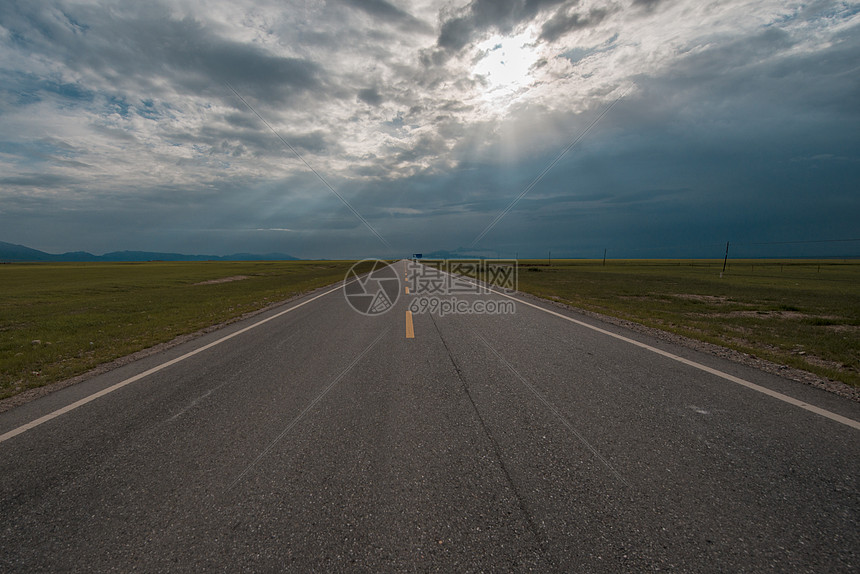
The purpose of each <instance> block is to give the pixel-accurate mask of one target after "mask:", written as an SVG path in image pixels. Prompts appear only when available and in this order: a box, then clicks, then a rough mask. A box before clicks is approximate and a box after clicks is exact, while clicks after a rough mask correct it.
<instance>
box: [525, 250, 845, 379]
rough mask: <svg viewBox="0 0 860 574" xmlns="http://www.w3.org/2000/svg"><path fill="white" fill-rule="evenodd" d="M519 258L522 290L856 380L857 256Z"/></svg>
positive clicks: (756, 354) (811, 369) (835, 376)
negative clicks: (725, 266)
mask: <svg viewBox="0 0 860 574" xmlns="http://www.w3.org/2000/svg"><path fill="white" fill-rule="evenodd" d="M722 267H723V261H722V260H719V261H717V260H712V261H703V260H697V261H690V260H686V261H678V260H674V261H672V260H662V261H661V260H655V261H643V260H629V261H618V260H614V261H607V262H606V265H605V266H604V265H603V264H602V262H601V261H586V260H561V261H557V260H553V261H552V262H551V265H550V264H548V262H547V260H545V259H544V260H533V261H526V260H520V262H519V273H518V277H519V290H521V291H525V292H528V293H532V294H534V295H537V296H540V297H544V298H547V299H553V300H556V301H560V302H563V303H567V304H570V305H573V306H575V307H579V308H582V309H587V310H590V311H594V312H597V313H602V314H605V315H611V316H614V317H618V318H622V319H628V320H631V321H635V322H637V323H641V324H644V325H647V326H650V327H656V328H659V329H663V330H666V331H670V332H673V333H677V334H679V335H684V336H687V337H691V338H694V339H699V340H704V341H707V342H710V343H715V344H718V345H722V346H725V347H729V348H733V349H736V350H738V351H742V352H745V353H749V354H751V355H755V356H758V357H761V358H763V359H768V360H771V361H774V362H777V363H780V364H784V365H788V366H792V367H796V368H799V369H804V370H807V371H810V372H813V373H816V374H819V375H823V376H825V377H829V378H832V379H835V380H839V381H843V382H845V383H848V384H850V385H854V386H860V261H858V260H821V261H811V260H787V261H775V260H748V261H743V260H734V261H729V264H728V269H727V271H726V273H725V274H723V276H722V277H721V276H720V275H721V272H722Z"/></svg>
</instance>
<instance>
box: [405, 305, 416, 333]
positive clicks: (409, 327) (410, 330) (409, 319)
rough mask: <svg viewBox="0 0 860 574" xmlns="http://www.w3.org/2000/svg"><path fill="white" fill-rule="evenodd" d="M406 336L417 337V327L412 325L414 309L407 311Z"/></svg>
mask: <svg viewBox="0 0 860 574" xmlns="http://www.w3.org/2000/svg"><path fill="white" fill-rule="evenodd" d="M406 338H407V339H414V338H415V329H414V328H413V327H412V311H407V312H406Z"/></svg>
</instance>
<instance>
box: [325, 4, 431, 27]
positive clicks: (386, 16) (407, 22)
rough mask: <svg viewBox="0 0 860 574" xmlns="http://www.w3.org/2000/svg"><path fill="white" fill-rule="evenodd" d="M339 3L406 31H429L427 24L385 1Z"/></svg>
mask: <svg viewBox="0 0 860 574" xmlns="http://www.w3.org/2000/svg"><path fill="white" fill-rule="evenodd" d="M341 2H342V3H343V4H345V5H347V6H349V7H351V8H355V9H357V10H361V11H362V12H365V13H367V14H368V15H369V16H372V17H374V18H378V19H382V20H385V21H388V22H392V23H394V24H398V25H401V26H402V27H403V28H404V29H406V30H410V31H420V32H425V33H426V32H430V31H431V27H430V26H429V25H428V24H427V23H425V22H422V21H420V20H418V19H417V18H415V17H414V16H412V15H411V14H409V13H408V12H404V11H403V10H401V9H400V8H398V7H397V6H394V5H393V4H391V3H389V2H386V1H385V0H341Z"/></svg>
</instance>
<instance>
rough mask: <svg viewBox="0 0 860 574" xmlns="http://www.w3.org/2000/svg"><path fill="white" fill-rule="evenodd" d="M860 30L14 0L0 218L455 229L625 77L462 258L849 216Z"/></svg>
mask: <svg viewBox="0 0 860 574" xmlns="http://www.w3.org/2000/svg"><path fill="white" fill-rule="evenodd" d="M858 24H860V4H858V3H856V2H786V1H784V0H782V1H768V0H764V1H755V2H751V1H740V0H726V1H720V2H699V1H684V0H679V1H673V2H669V1H660V0H632V1H630V0H628V1H621V0H610V1H606V0H600V1H598V0H578V1H571V2H562V1H558V0H492V1H490V0H473V1H471V2H468V1H459V2H424V1H411V2H410V1H406V0H403V1H394V0H391V1H386V0H340V1H334V0H332V1H311V0H306V1H295V2H265V1H264V2H259V1H255V2H243V1H241V0H231V1H229V2H227V1H215V0H212V1H206V2H202V1H201V2H192V1H171V2H165V3H158V2H146V3H140V2H99V1H76V2H72V1H69V2H62V1H51V2H49V1H45V2H31V1H23V0H22V1H15V0H7V1H6V2H5V3H4V7H3V9H2V10H0V74H2V82H0V230H2V233H0V240H4V241H12V242H15V243H23V244H27V245H29V246H32V247H36V248H39V249H43V250H47V251H66V250H89V251H93V252H104V251H111V250H118V249H146V250H163V251H179V252H206V253H212V254H224V253H232V252H237V251H257V252H270V251H282V252H288V253H291V254H293V255H297V256H300V257H363V256H367V255H380V256H397V255H404V254H408V253H412V252H415V251H424V252H432V251H443V250H446V251H456V250H458V249H460V248H463V247H464V246H467V245H469V243H470V242H471V241H472V239H474V237H475V236H476V235H477V234H478V233H479V232H480V231H481V230H482V229H484V228H485V227H486V226H487V225H488V224H489V223H490V222H491V221H493V219H494V218H495V217H496V216H497V215H498V214H499V213H501V212H503V210H504V209H505V208H506V207H507V206H508V205H510V203H511V201H512V200H513V199H514V198H516V197H517V196H518V195H519V194H520V193H521V192H522V191H523V190H524V189H525V188H526V186H527V185H528V184H529V182H531V181H532V180H534V178H535V177H536V176H537V174H539V173H541V171H542V170H543V169H544V168H545V167H546V166H547V165H548V164H549V163H550V162H552V161H553V159H554V158H556V157H557V155H558V154H559V152H560V151H561V150H562V149H564V148H565V146H567V145H569V144H570V143H571V142H572V141H574V140H575V138H576V137H577V136H578V134H580V133H582V131H583V130H584V129H585V128H586V127H587V126H588V125H589V124H590V122H592V121H593V119H594V118H595V117H596V116H597V115H598V114H600V112H601V110H603V109H605V107H606V106H607V105H609V104H610V103H611V102H613V101H614V100H616V99H617V98H618V97H619V95H620V94H622V93H625V91H627V90H629V92H627V94H626V95H625V97H624V99H623V100H622V101H621V102H620V103H619V104H618V105H617V106H615V107H614V108H613V109H612V111H611V113H609V114H607V115H606V116H605V117H604V118H603V119H602V120H601V121H600V123H599V124H598V125H596V126H595V128H594V129H593V130H592V131H591V132H590V133H589V134H588V136H587V137H586V138H583V140H582V141H581V142H580V143H579V144H578V145H577V146H576V147H575V148H574V149H572V150H571V152H570V153H569V154H567V155H566V156H565V157H564V158H563V159H562V160H561V161H559V162H558V164H557V165H555V166H554V167H553V169H552V170H551V171H550V172H548V173H547V175H546V176H545V177H544V178H543V179H541V181H540V183H539V184H538V185H536V186H535V187H534V189H532V190H531V191H530V192H529V193H528V194H527V195H526V196H525V197H524V198H523V199H522V201H520V202H519V203H517V205H516V206H515V208H513V209H511V210H510V212H509V213H507V214H506V215H505V218H504V219H503V220H501V221H500V223H499V224H498V225H496V226H495V227H494V228H493V229H492V231H491V232H489V233H487V235H486V236H485V237H483V238H482V240H481V242H480V245H479V246H478V248H477V250H476V253H482V254H485V255H491V256H495V255H499V256H508V257H510V256H512V255H513V254H514V253H519V254H520V256H528V255H543V254H545V253H546V252H547V250H552V251H553V253H555V254H558V256H572V257H597V256H599V255H600V254H602V252H603V249H604V248H609V249H610V250H612V251H613V252H614V255H616V256H630V257H640V256H641V257H645V256H718V255H719V247H718V246H719V245H720V244H723V243H724V241H725V240H733V241H737V242H738V243H743V242H745V241H746V242H748V243H753V242H768V241H789V240H797V239H821V238H831V237H837V238H839V237H856V236H857V235H858V226H857V223H856V219H857V218H856V214H857V213H860V193H858V182H860V136H858V134H860V122H858V119H860V71H858V65H857V62H858V61H860V29H858ZM228 86H234V87H235V90H236V92H238V93H239V94H241V96H242V98H244V99H246V100H247V102H248V103H249V105H250V106H252V107H253V109H254V110H256V112H258V113H259V117H258V116H257V115H256V114H255V113H252V112H251V111H250V110H249V109H248V108H247V107H246V106H244V105H243V104H242V102H241V101H240V99H239V98H237V96H236V94H234V93H233V92H232V91H231V89H229V88H228ZM631 87H632V89H631ZM260 118H263V119H264V120H265V122H267V123H269V124H270V125H271V126H272V128H273V129H274V130H275V132H276V133H277V135H276V134H275V133H273V132H272V131H270V130H269V129H268V128H267V127H266V126H265V125H264V123H263V122H262V121H261V120H260ZM280 138H283V140H285V141H286V142H289V145H290V146H292V147H293V148H295V150H296V152H297V153H298V154H299V155H300V157H301V158H302V160H304V161H301V160H299V159H298V157H297V156H296V155H294V154H292V153H291V152H290V150H289V149H285V146H284V144H283V142H282V141H280ZM305 162H306V163H307V165H306V163H305ZM308 165H310V166H312V167H313V169H314V170H316V171H317V172H318V173H319V174H320V175H322V176H323V177H324V178H325V180H326V181H327V182H328V183H329V184H330V185H331V186H332V188H333V189H334V190H335V191H336V192H337V194H340V195H342V197H343V198H344V199H345V200H346V201H347V202H348V203H349V205H351V206H352V207H353V208H354V210H355V211H356V212H357V213H359V214H361V216H362V217H363V218H365V219H366V220H367V222H368V223H369V224H370V226H372V228H373V229H375V230H377V231H378V232H379V234H381V236H382V237H384V238H385V240H386V241H387V242H388V243H389V244H390V247H388V246H386V245H384V243H383V242H380V241H379V240H378V238H377V237H374V234H373V233H371V232H370V231H369V230H368V227H367V226H365V225H363V223H362V221H360V219H359V218H357V217H356V216H355V215H354V213H352V212H351V210H350V209H348V208H347V207H346V206H345V205H344V204H343V203H342V202H341V201H339V199H338V197H336V195H335V194H333V193H332V192H331V191H330V190H328V189H326V187H325V186H324V185H322V184H321V182H320V180H319V179H318V178H317V177H315V175H314V173H313V172H312V171H311V170H310V169H308ZM844 248H845V249H849V250H850V249H855V250H856V245H853V246H852V245H851V244H848V245H847V246H845V247H844Z"/></svg>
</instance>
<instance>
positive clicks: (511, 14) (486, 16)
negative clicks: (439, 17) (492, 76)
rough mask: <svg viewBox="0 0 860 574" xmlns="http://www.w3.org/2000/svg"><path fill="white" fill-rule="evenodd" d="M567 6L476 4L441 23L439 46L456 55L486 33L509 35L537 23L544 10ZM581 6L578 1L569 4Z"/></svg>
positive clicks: (557, 0)
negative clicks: (534, 21) (538, 15)
mask: <svg viewBox="0 0 860 574" xmlns="http://www.w3.org/2000/svg"><path fill="white" fill-rule="evenodd" d="M564 3H565V2H564V0H473V1H472V2H471V3H469V5H468V6H466V7H465V8H464V9H463V10H462V11H460V12H459V13H458V14H457V15H454V16H452V17H449V18H447V19H446V20H445V21H443V22H442V27H441V30H440V33H439V37H438V39H437V41H436V43H437V45H438V46H439V47H440V48H442V49H444V50H447V51H452V52H457V51H459V50H462V49H463V48H464V47H466V46H467V45H469V44H470V43H471V42H473V41H474V40H476V39H477V38H479V37H480V36H481V35H483V34H484V33H486V32H487V31H491V30H492V31H495V32H499V33H501V34H506V33H508V32H510V31H511V30H512V29H513V28H515V27H516V26H517V25H519V24H521V23H524V22H528V21H531V20H532V19H534V17H535V16H537V14H538V13H539V12H540V11H541V10H544V9H546V8H550V7H552V6H556V5H558V4H564ZM578 3H579V2H578V0H575V1H573V2H567V4H569V5H576V4H578Z"/></svg>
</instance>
